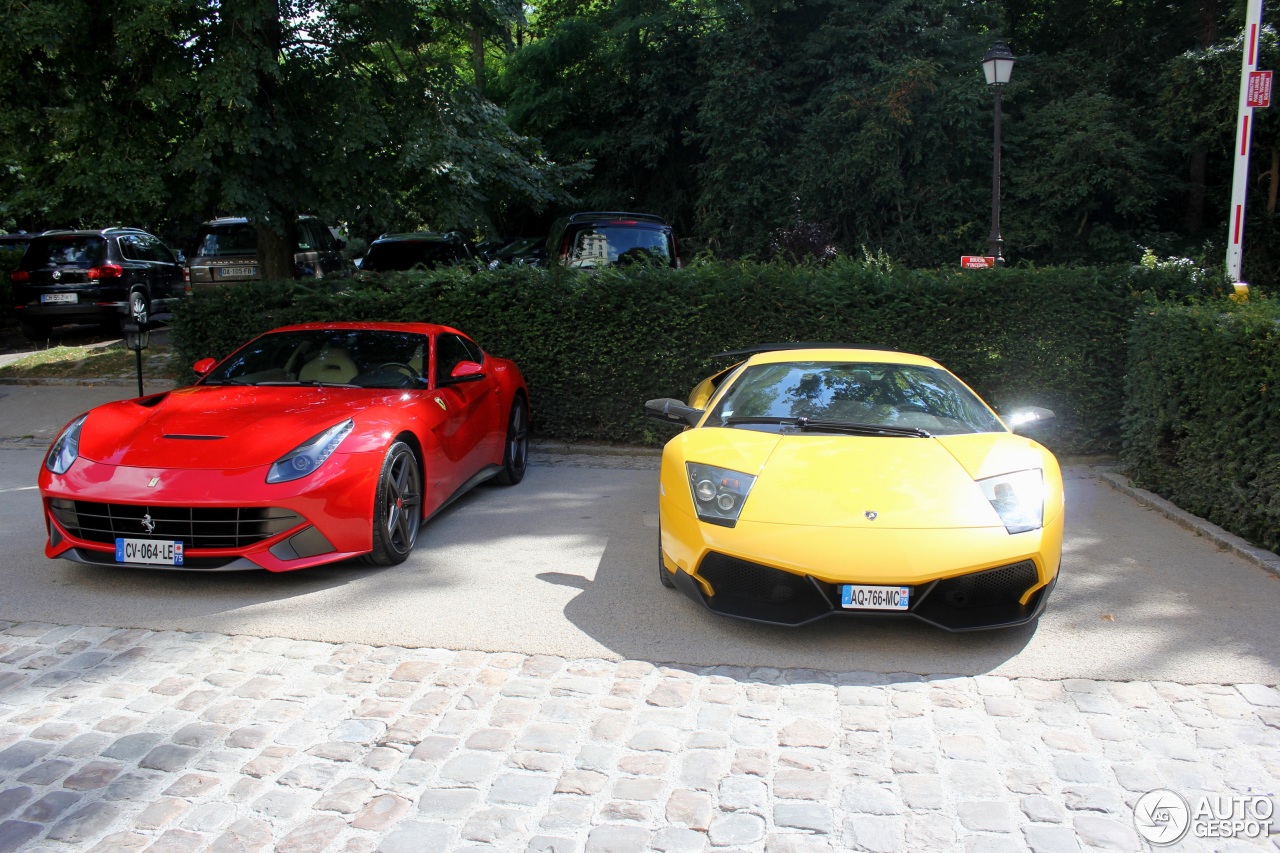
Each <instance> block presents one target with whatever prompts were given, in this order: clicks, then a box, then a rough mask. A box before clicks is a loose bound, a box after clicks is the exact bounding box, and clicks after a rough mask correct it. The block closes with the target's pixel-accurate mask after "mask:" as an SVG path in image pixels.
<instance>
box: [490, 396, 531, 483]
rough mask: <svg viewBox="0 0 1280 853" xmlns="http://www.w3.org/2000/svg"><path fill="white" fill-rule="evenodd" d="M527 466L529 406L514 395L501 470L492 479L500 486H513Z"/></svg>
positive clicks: (521, 477) (522, 477)
mask: <svg viewBox="0 0 1280 853" xmlns="http://www.w3.org/2000/svg"><path fill="white" fill-rule="evenodd" d="M528 466H529V407H528V406H527V405H526V404H525V402H524V397H521V396H520V395H518V394H517V395H516V399H515V401H514V402H512V404H511V415H510V417H508V418H507V442H506V447H505V449H504V450H503V453H502V470H501V471H499V472H498V476H496V477H494V478H493V480H494V482H495V483H497V484H498V485H500V486H514V485H515V484H516V483H518V482H520V481H521V480H523V479H524V472H525V469H526V468H527V467H528Z"/></svg>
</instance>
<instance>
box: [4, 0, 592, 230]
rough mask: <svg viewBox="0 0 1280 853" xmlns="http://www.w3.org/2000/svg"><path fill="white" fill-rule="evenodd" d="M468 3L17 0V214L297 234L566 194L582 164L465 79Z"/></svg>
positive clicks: (438, 222) (479, 9) (12, 123)
mask: <svg viewBox="0 0 1280 853" xmlns="http://www.w3.org/2000/svg"><path fill="white" fill-rule="evenodd" d="M456 7H457V4H456V3H453V2H452V0H439V2H437V3H434V4H433V3H420V2H414V0H368V2H351V3H348V2H340V1H339V0H221V2H211V0H96V2H87V1H86V0H81V2H77V0H71V2H62V0H56V2H55V0H29V2H25V3H22V4H18V3H10V4H7V6H6V24H7V29H5V30H4V31H3V32H2V33H0V83H3V85H4V86H5V87H6V89H7V90H8V91H10V92H12V93H14V97H13V98H12V99H11V100H9V101H7V102H6V103H5V104H4V105H3V106H0V133H2V135H3V137H4V140H5V141H4V142H0V163H3V166H4V167H5V168H4V171H3V172H2V173H0V197H3V198H5V199H6V202H7V205H8V207H7V208H6V210H5V213H6V214H7V216H8V217H9V218H11V219H13V220H16V221H18V222H20V223H23V224H28V225H30V226H34V227H42V226H52V225H59V226H66V225H75V224H95V225H97V224H105V223H108V222H116V221H119V222H129V223H131V224H150V223H156V222H160V221H165V220H170V221H177V222H185V223H188V224H190V223H192V222H194V221H198V220H199V219H200V218H203V217H207V216H209V215H211V214H214V213H220V212H221V213H234V214H240V215H247V216H249V217H250V218H251V219H252V220H253V221H255V222H257V223H259V226H260V236H268V233H274V234H276V235H278V236H279V237H280V238H281V240H283V238H285V237H287V236H288V231H289V227H290V225H289V224H290V223H292V222H293V221H294V218H295V216H296V215H297V214H299V213H303V212H309V213H318V214H321V215H324V216H327V217H329V218H331V219H333V218H340V219H345V220H349V221H354V222H357V223H358V224H359V225H360V226H362V227H364V228H367V229H369V230H372V231H377V230H385V229H387V228H392V227H405V226H410V227H412V226H418V225H430V226H434V227H437V228H453V227H471V228H475V227H478V226H480V225H482V224H483V223H485V222H486V221H487V218H488V217H489V215H490V208H491V204H492V203H493V201H494V200H495V199H501V198H515V199H519V200H521V201H522V202H524V203H526V204H528V205H531V206H533V207H539V206H543V205H546V204H547V203H549V202H551V201H553V200H559V199H562V198H564V197H565V196H564V192H563V189H562V187H563V186H564V185H565V184H567V183H568V182H569V180H570V179H571V177H572V175H573V172H572V170H565V169H562V168H560V167H558V166H557V165H556V164H554V163H552V162H550V161H549V160H547V158H546V157H545V156H543V154H542V152H541V150H540V149H539V146H538V144H537V141H536V140H533V139H529V138H527V137H523V136H520V135H519V134H516V133H514V132H513V131H512V130H511V129H510V127H509V126H508V125H507V123H506V121H505V116H504V114H503V113H502V111H501V110H499V109H498V108H497V107H495V106H494V105H493V104H492V103H491V102H489V101H488V100H486V99H485V98H484V97H483V95H482V94H481V93H480V92H479V91H478V90H477V89H476V87H475V86H474V85H472V82H469V81H468V79H467V78H468V76H469V75H470V76H471V77H472V78H473V79H474V73H475V67H474V66H469V65H467V63H466V58H467V57H466V55H465V54H464V53H462V52H461V49H460V47H459V45H461V44H463V43H464V42H466V41H467V39H468V38H469V36H468V32H469V28H470V29H476V28H484V27H490V28H491V27H492V26H493V25H494V24H493V21H494V17H495V15H496V14H497V13H496V12H494V9H495V8H496V7H495V6H494V4H491V3H486V2H480V0H476V2H474V3H471V4H468V5H467V6H465V7H463V8H456ZM264 228H265V231H264V230H263V229H264ZM282 245H284V244H283V243H282Z"/></svg>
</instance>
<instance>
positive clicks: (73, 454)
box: [44, 412, 89, 474]
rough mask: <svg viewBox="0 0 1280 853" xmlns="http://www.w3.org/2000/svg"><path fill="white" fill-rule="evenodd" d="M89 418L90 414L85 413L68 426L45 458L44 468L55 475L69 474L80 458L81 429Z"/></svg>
mask: <svg viewBox="0 0 1280 853" xmlns="http://www.w3.org/2000/svg"><path fill="white" fill-rule="evenodd" d="M87 417H89V413H88V412H85V413H84V414H83V415H81V416H80V417H78V418H76V419H75V420H74V421H72V422H71V423H69V424H67V427H66V429H64V430H63V431H62V433H61V434H60V435H59V436H58V437H57V438H55V439H54V440H53V444H52V445H51V446H50V447H49V455H48V456H46V457H45V460H44V467H46V468H48V469H49V470H50V471H52V472H53V473H55V474H65V473H67V469H68V468H70V467H71V463H72V462H75V461H76V458H77V457H79V456H80V429H81V428H82V427H83V426H84V419H85V418H87Z"/></svg>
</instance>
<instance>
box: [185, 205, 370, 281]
mask: <svg viewBox="0 0 1280 853" xmlns="http://www.w3.org/2000/svg"><path fill="white" fill-rule="evenodd" d="M342 246H343V243H342V241H341V240H339V239H338V238H337V237H334V236H333V233H332V232H331V231H330V230H329V227H328V226H327V225H325V224H324V222H323V221H321V220H320V219H319V218H317V217H315V216H299V217H298V229H297V242H296V243H295V244H294V247H293V277H294V278H328V277H331V276H337V277H346V276H350V275H351V274H352V272H353V271H354V270H355V265H354V264H352V263H351V261H350V260H348V259H347V258H345V257H344V256H343V254H342ZM187 271H188V275H189V277H190V280H191V286H192V287H212V286H214V285H217V284H237V283H239V282H242V281H257V280H259V279H261V278H262V275H261V273H260V271H259V265H258V231H257V229H256V228H255V227H254V226H253V225H252V224H251V223H250V222H249V220H247V219H245V218H244V217H243V216H227V217H223V218H221V219H214V220H212V221H210V222H206V223H204V224H203V225H201V226H200V230H199V231H198V232H197V234H196V246H195V250H194V251H193V252H192V256H191V261H190V262H189V263H188V265H187Z"/></svg>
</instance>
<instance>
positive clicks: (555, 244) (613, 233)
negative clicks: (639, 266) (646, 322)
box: [547, 211, 680, 269]
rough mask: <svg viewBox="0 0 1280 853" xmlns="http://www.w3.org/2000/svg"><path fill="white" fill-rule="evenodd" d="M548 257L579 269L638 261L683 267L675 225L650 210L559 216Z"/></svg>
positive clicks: (552, 233)
mask: <svg viewBox="0 0 1280 853" xmlns="http://www.w3.org/2000/svg"><path fill="white" fill-rule="evenodd" d="M547 257H548V258H549V259H550V260H551V262H552V263H558V264H562V265H563V266H567V267H573V268H577V269H590V268H593V267H606V266H617V265H622V264H627V263H635V262H637V261H648V262H650V263H652V262H655V261H656V262H658V263H661V264H666V265H669V266H673V267H679V266H680V254H679V252H678V251H677V249H676V237H675V233H674V232H673V231H672V230H671V226H670V225H668V224H667V223H666V220H664V219H663V218H662V217H661V216H652V215H650V214H647V213H623V212H601V211H591V212H584V213H575V214H573V215H572V216H567V217H564V218H562V219H558V220H556V222H555V223H554V224H553V225H552V226H551V232H550V233H549V234H548V235H547Z"/></svg>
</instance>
